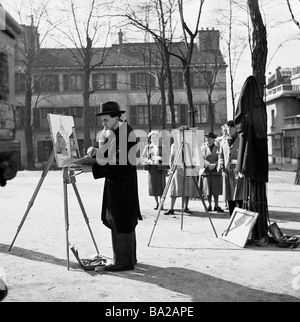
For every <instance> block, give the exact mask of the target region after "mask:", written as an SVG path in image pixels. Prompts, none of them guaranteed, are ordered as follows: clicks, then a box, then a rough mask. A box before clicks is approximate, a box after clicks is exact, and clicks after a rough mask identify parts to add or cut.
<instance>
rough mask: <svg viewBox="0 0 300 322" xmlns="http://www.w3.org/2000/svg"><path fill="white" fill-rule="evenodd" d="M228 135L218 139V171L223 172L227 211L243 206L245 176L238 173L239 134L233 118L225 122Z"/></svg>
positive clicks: (230, 211) (231, 211)
mask: <svg viewBox="0 0 300 322" xmlns="http://www.w3.org/2000/svg"><path fill="white" fill-rule="evenodd" d="M227 127H228V136H227V137H225V138H223V139H222V140H221V141H220V152H219V159H218V167H217V170H218V171H222V173H223V196H224V199H225V200H227V201H228V206H229V213H230V215H232V213H233V210H234V208H235V207H239V208H243V200H244V188H245V187H244V186H245V178H244V177H243V176H242V175H240V174H239V173H238V170H237V159H238V152H239V136H238V133H237V130H236V128H235V124H234V121H233V120H230V121H228V122H227Z"/></svg>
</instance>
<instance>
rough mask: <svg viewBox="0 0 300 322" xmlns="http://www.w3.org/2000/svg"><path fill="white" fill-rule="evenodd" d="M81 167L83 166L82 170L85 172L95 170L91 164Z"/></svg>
mask: <svg viewBox="0 0 300 322" xmlns="http://www.w3.org/2000/svg"><path fill="white" fill-rule="evenodd" d="M81 168H82V171H83V172H85V173H87V172H92V171H93V167H92V166H91V165H86V164H83V165H82V166H81Z"/></svg>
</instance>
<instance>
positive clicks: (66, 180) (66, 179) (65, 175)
mask: <svg viewBox="0 0 300 322" xmlns="http://www.w3.org/2000/svg"><path fill="white" fill-rule="evenodd" d="M68 183H69V175H68V169H67V168H64V169H63V184H64V214H65V230H66V251H67V269H68V270H69V268H70V256H69V255H70V254H69V246H70V245H69V226H70V225H69V209H68Z"/></svg>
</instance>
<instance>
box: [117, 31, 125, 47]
mask: <svg viewBox="0 0 300 322" xmlns="http://www.w3.org/2000/svg"><path fill="white" fill-rule="evenodd" d="M118 35H119V45H122V44H123V35H124V34H123V32H122V30H121V29H120V31H119V33H118Z"/></svg>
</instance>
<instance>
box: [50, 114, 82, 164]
mask: <svg viewBox="0 0 300 322" xmlns="http://www.w3.org/2000/svg"><path fill="white" fill-rule="evenodd" d="M47 118H48V122H49V127H50V133H51V137H52V143H53V149H54V156H55V160H56V164H57V166H58V167H59V168H64V167H68V166H69V165H70V163H72V162H73V161H75V160H78V159H79V158H80V153H79V146H78V141H77V137H76V131H75V126H74V119H73V116H68V115H60V114H48V115H47Z"/></svg>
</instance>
